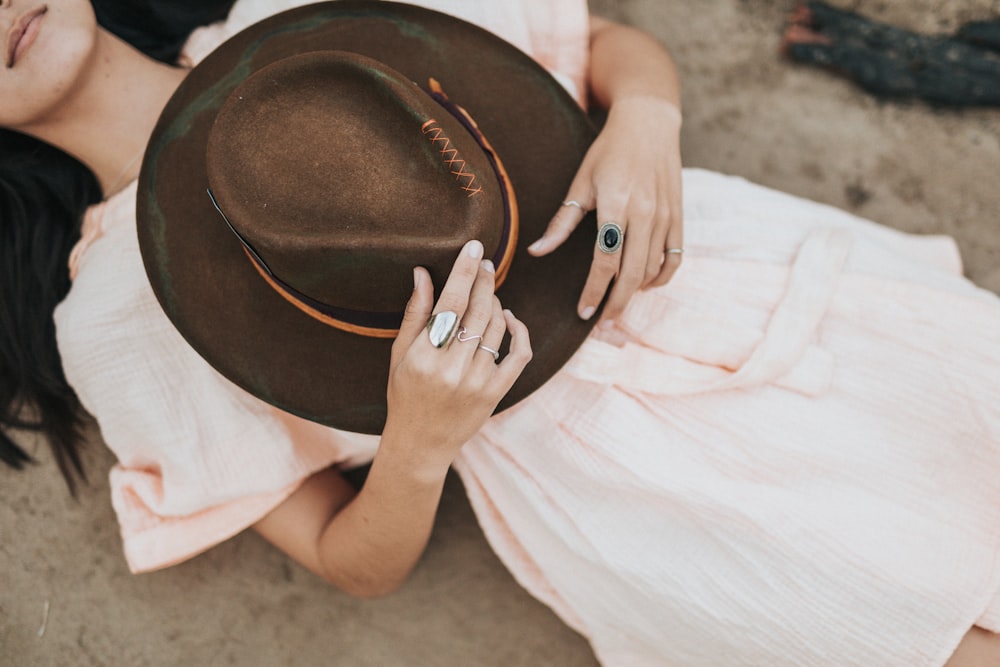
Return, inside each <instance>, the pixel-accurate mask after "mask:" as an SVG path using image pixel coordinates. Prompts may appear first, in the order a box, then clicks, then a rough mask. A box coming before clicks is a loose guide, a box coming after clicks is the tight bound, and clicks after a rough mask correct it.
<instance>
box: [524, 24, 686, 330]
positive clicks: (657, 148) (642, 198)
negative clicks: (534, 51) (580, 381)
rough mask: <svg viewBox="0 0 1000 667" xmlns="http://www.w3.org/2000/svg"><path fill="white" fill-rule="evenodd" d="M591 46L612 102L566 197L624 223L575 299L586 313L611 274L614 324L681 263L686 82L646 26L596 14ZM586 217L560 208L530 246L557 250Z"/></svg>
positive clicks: (605, 97) (598, 89)
mask: <svg viewBox="0 0 1000 667" xmlns="http://www.w3.org/2000/svg"><path fill="white" fill-rule="evenodd" d="M590 49H591V52H590V72H589V85H590V92H591V96H592V97H593V99H594V100H595V101H596V102H597V104H599V105H601V106H604V107H606V108H608V110H609V111H608V119H607V122H606V123H605V125H604V128H603V129H602V131H601V133H600V135H599V136H598V137H597V139H596V140H595V141H594V144H593V145H592V146H591V148H590V150H589V151H588V152H587V155H586V157H585V158H584V160H583V163H582V164H581V166H580V170H579V171H578V172H577V175H576V178H575V179H574V180H573V184H572V185H571V186H570V189H569V192H568V193H567V195H566V200H567V201H570V200H572V201H576V202H579V203H580V204H581V205H582V207H583V208H585V209H587V210H591V209H594V208H596V209H597V224H598V226H600V225H602V224H603V223H605V222H609V221H613V222H617V223H618V224H619V225H620V226H621V227H622V228H623V229H624V230H625V243H624V248H623V249H622V250H620V251H619V252H617V253H615V254H606V253H603V252H601V251H600V250H598V249H597V248H596V246H595V249H594V259H593V265H592V268H591V271H590V275H589V277H588V279H587V283H586V285H585V287H584V289H583V293H582V295H581V297H580V301H579V303H578V305H577V311H578V312H579V314H580V317H582V318H583V319H589V318H590V317H591V316H592V315H593V314H594V311H595V310H596V308H597V306H598V305H599V304H600V302H601V300H602V299H603V298H604V295H605V293H606V292H607V289H608V285H609V283H610V282H611V280H612V279H614V281H615V283H614V288H613V289H612V290H611V295H610V297H609V299H608V302H607V304H606V306H605V309H604V318H605V320H607V321H613V320H614V319H615V318H617V317H618V316H620V315H621V313H622V311H623V310H624V308H625V305H626V304H627V303H628V300H629V299H630V298H631V296H632V295H633V294H634V293H635V291H636V290H637V289H639V288H640V287H649V286H654V285H662V284H664V283H666V282H667V281H668V280H670V278H671V276H673V274H674V272H675V271H676V270H677V268H678V266H679V265H680V259H681V254H680V253H678V252H676V249H680V248H683V221H682V215H683V211H682V207H681V159H680V128H681V110H680V80H679V78H678V76H677V69H676V67H675V66H674V62H673V59H672V58H671V57H670V54H669V52H668V51H667V50H666V49H665V48H664V47H663V46H662V45H661V44H660V43H659V42H657V41H656V40H655V39H653V38H652V37H651V36H650V35H648V34H646V33H644V32H642V31H641V30H637V29H635V28H631V27H628V26H624V25H620V24H617V23H613V22H611V21H608V20H606V19H601V18H598V17H591V33H590ZM583 217H584V211H582V210H580V208H577V207H575V206H563V207H562V208H560V210H559V211H558V212H557V213H556V215H555V217H554V218H553V219H552V222H551V223H550V224H549V227H548V229H546V231H545V234H544V235H543V236H542V238H541V239H539V240H538V241H537V242H536V243H534V244H532V246H531V247H530V248H529V251H530V252H531V253H532V254H534V255H539V256H540V255H545V254H547V253H549V252H551V251H552V250H554V249H555V248H557V247H558V246H559V245H560V244H561V243H562V242H563V241H564V240H566V238H567V237H569V235H570V233H571V232H572V231H573V229H575V228H576V226H577V225H578V224H579V223H580V221H581V220H582V219H583ZM594 231H595V232H596V230H594ZM667 248H673V249H675V252H674V253H665V250H666V249H667Z"/></svg>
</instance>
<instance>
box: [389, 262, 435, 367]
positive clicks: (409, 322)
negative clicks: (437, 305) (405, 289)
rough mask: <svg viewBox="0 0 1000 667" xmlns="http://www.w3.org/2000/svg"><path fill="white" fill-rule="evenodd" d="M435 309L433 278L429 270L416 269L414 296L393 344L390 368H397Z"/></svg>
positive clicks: (407, 304)
mask: <svg viewBox="0 0 1000 667" xmlns="http://www.w3.org/2000/svg"><path fill="white" fill-rule="evenodd" d="M433 308H434V285H433V284H431V276H430V274H429V273H427V269H425V268H423V267H422V266H418V267H415V268H414V269H413V294H411V295H410V300H409V301H407V302H406V311H405V312H404V313H403V323H402V324H400V325H399V334H398V335H397V336H396V342H394V343H393V344H392V356H391V359H390V361H389V367H390V368H395V367H396V365H397V364H398V363H399V362H400V361H401V360H402V358H403V355H404V354H406V351H407V350H409V349H410V346H411V345H413V341H415V340H416V339H417V336H419V335H420V332H421V331H423V330H424V327H425V326H427V320H428V319H430V316H431V310H432V309H433Z"/></svg>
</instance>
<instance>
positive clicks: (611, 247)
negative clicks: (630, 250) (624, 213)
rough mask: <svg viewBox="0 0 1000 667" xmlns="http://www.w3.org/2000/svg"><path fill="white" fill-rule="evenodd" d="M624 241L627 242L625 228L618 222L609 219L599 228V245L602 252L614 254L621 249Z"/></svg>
mask: <svg viewBox="0 0 1000 667" xmlns="http://www.w3.org/2000/svg"><path fill="white" fill-rule="evenodd" d="M623 243H625V230H623V229H622V228H621V227H619V226H618V224H617V223H615V222H612V221H610V220H608V221H607V222H605V223H604V224H603V225H601V228H600V229H599V230H597V247H598V248H600V249H601V252H606V253H608V254H609V255H611V254H614V253H616V252H618V251H619V250H621V248H622V244H623Z"/></svg>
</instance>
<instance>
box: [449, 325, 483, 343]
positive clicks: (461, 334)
mask: <svg viewBox="0 0 1000 667" xmlns="http://www.w3.org/2000/svg"><path fill="white" fill-rule="evenodd" d="M466 331H467V329H466V328H465V327H462V328H461V329H459V330H458V335H457V336H456V338H458V342H459V343H468V342H469V341H470V340H476V339H479V340H482V339H483V337H482V336H466V335H465V333H466Z"/></svg>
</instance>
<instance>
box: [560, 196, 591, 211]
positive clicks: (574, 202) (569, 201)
mask: <svg viewBox="0 0 1000 667" xmlns="http://www.w3.org/2000/svg"><path fill="white" fill-rule="evenodd" d="M562 205H563V206H576V207H577V208H578V209H580V210H581V211H583V212H584V213H586V212H587V209H585V208H584V207H583V204H581V203H580V202H578V201H577V200H575V199H567V200H566V201H564V202H563V203H562Z"/></svg>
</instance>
